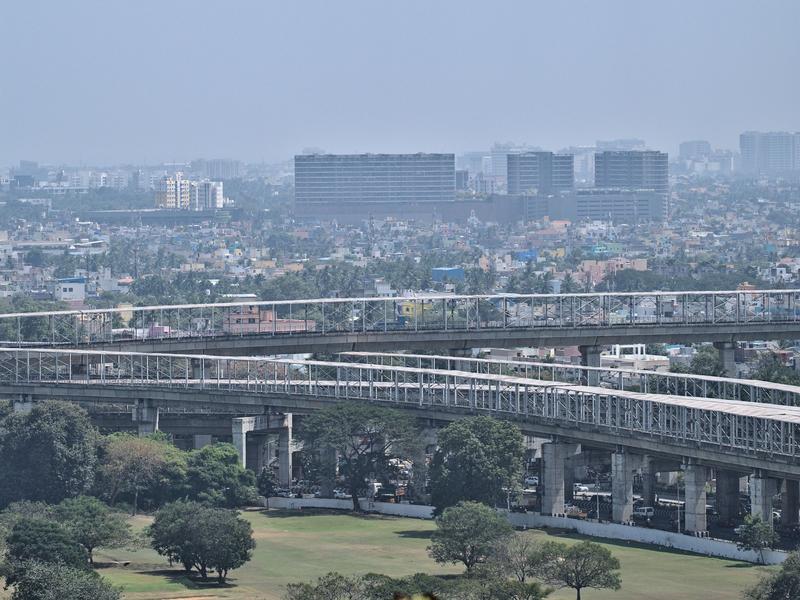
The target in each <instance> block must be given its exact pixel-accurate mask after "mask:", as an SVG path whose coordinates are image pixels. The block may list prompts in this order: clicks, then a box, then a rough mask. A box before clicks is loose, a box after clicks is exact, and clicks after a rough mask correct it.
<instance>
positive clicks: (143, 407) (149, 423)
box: [133, 398, 158, 437]
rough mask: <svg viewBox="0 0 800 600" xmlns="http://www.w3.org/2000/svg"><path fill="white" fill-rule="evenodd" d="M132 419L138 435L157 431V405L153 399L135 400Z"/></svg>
mask: <svg viewBox="0 0 800 600" xmlns="http://www.w3.org/2000/svg"><path fill="white" fill-rule="evenodd" d="M133 420H134V421H135V422H136V425H137V428H138V432H139V436H140V437H141V436H143V435H148V434H151V433H155V432H156V431H158V406H157V405H156V403H155V400H152V399H142V398H139V399H138V400H136V407H135V408H134V409H133Z"/></svg>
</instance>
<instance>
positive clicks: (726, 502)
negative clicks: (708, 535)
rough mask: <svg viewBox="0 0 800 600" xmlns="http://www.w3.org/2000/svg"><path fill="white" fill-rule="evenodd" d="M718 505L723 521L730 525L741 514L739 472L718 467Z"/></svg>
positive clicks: (720, 517) (720, 518) (721, 520)
mask: <svg viewBox="0 0 800 600" xmlns="http://www.w3.org/2000/svg"><path fill="white" fill-rule="evenodd" d="M716 479H717V490H716V493H715V495H716V506H717V512H718V513H719V520H720V522H721V523H723V524H725V525H728V524H730V523H732V522H733V520H734V519H735V518H736V517H738V516H739V474H738V473H735V472H733V471H726V470H725V469H717V472H716Z"/></svg>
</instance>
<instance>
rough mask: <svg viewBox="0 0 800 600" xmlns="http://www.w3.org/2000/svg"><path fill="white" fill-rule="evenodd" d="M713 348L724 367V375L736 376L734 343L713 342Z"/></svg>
mask: <svg viewBox="0 0 800 600" xmlns="http://www.w3.org/2000/svg"><path fill="white" fill-rule="evenodd" d="M714 348H716V349H717V352H718V353H719V359H720V360H721V361H722V366H723V368H724V369H725V376H726V377H736V375H737V371H736V354H735V353H736V344H735V343H733V342H714Z"/></svg>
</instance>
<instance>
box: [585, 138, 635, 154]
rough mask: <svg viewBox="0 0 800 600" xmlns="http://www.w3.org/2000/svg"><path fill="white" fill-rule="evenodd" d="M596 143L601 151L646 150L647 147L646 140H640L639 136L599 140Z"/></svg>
mask: <svg viewBox="0 0 800 600" xmlns="http://www.w3.org/2000/svg"><path fill="white" fill-rule="evenodd" d="M595 145H596V146H597V149H598V150H600V151H601V152H605V151H606V150H644V149H645V148H647V145H646V144H645V142H644V140H640V139H638V138H627V139H621V140H597V142H596V143H595Z"/></svg>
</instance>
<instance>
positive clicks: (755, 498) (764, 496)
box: [750, 471, 778, 525]
mask: <svg viewBox="0 0 800 600" xmlns="http://www.w3.org/2000/svg"><path fill="white" fill-rule="evenodd" d="M777 491H778V480H777V479H773V478H772V477H766V476H765V475H763V474H762V473H761V472H760V471H756V472H755V473H754V474H753V475H751V476H750V514H751V515H753V516H754V517H760V518H761V520H762V521H764V522H765V523H769V524H770V525H771V524H772V498H773V496H775V493H776V492H777Z"/></svg>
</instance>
